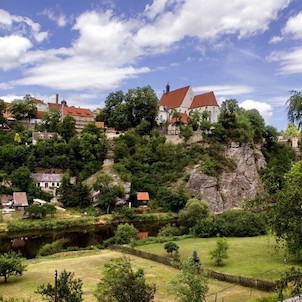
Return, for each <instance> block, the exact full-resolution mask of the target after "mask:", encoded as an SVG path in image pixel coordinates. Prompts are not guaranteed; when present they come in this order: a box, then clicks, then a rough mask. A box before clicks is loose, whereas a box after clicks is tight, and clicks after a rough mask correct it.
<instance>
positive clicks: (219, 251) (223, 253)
mask: <svg viewBox="0 0 302 302" xmlns="http://www.w3.org/2000/svg"><path fill="white" fill-rule="evenodd" d="M228 248H229V245H228V243H227V241H226V240H225V239H224V238H218V239H217V242H216V248H215V249H214V250H212V251H211V252H210V255H211V259H212V260H214V262H215V264H216V265H217V266H222V265H223V260H224V259H227V258H229V255H228Z"/></svg>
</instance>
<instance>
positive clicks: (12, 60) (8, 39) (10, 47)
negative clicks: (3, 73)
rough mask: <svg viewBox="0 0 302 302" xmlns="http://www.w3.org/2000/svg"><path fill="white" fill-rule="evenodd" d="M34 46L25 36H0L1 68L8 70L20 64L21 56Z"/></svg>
mask: <svg viewBox="0 0 302 302" xmlns="http://www.w3.org/2000/svg"><path fill="white" fill-rule="evenodd" d="M31 47H32V44H31V42H30V41H29V40H28V39H27V38H24V37H20V36H16V35H12V36H5V37H0V49H1V52H0V68H1V69H3V70H8V69H10V68H13V67H15V66H18V65H19V64H20V60H21V58H22V57H23V56H24V54H25V53H26V52H27V51H28V50H29V49H30V48H31Z"/></svg>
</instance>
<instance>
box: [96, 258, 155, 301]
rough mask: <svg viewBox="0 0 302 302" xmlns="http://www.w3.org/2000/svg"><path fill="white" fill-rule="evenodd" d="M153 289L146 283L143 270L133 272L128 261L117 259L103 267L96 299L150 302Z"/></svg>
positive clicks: (153, 287) (152, 297) (152, 286)
mask: <svg viewBox="0 0 302 302" xmlns="http://www.w3.org/2000/svg"><path fill="white" fill-rule="evenodd" d="M155 289H156V288H155V285H154V284H147V283H146V280H145V274H144V271H143V269H141V268H139V269H138V270H137V271H133V269H132V267H131V263H130V260H129V259H127V258H117V259H111V260H110V261H109V262H107V263H106V264H105V265H104V271H103V278H102V279H101V282H100V283H99V284H98V286H97V293H96V297H97V299H98V301H99V302H151V301H153V299H154V293H155Z"/></svg>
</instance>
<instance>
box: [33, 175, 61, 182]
mask: <svg viewBox="0 0 302 302" xmlns="http://www.w3.org/2000/svg"><path fill="white" fill-rule="evenodd" d="M63 175H64V174H58V173H31V177H32V179H33V180H34V181H36V182H41V181H43V182H61V180H62V178H63Z"/></svg>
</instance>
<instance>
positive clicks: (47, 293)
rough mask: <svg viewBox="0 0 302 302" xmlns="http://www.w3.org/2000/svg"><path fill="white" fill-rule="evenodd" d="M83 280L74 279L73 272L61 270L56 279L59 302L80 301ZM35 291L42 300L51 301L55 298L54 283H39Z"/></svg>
mask: <svg viewBox="0 0 302 302" xmlns="http://www.w3.org/2000/svg"><path fill="white" fill-rule="evenodd" d="M82 286H83V282H82V280H81V279H74V273H72V272H67V271H66V270H63V271H62V272H61V273H60V275H59V276H58V280H57V297H58V301H60V302H82V301H84V300H83V297H82V295H83V290H82ZM36 293H38V294H40V295H42V298H43V300H45V301H49V302H53V301H54V298H55V288H54V285H52V284H50V283H46V284H41V285H39V287H38V288H37V290H36Z"/></svg>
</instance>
